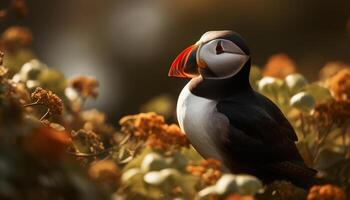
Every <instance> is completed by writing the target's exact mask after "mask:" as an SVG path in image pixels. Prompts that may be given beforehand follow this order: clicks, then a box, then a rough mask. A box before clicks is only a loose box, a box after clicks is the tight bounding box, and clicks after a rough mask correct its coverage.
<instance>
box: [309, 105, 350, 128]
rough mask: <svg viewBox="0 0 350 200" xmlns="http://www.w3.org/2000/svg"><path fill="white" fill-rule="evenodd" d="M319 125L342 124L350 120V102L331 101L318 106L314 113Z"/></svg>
mask: <svg viewBox="0 0 350 200" xmlns="http://www.w3.org/2000/svg"><path fill="white" fill-rule="evenodd" d="M313 115H314V117H315V120H316V121H317V122H319V123H325V124H329V125H331V124H333V123H340V122H342V121H343V120H344V119H348V118H350V100H340V101H336V100H335V101H330V102H326V103H321V104H317V105H316V107H315V110H314V113H313Z"/></svg>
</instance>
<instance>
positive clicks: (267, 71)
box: [263, 54, 296, 79]
mask: <svg viewBox="0 0 350 200" xmlns="http://www.w3.org/2000/svg"><path fill="white" fill-rule="evenodd" d="M295 72H296V65H295V63H294V61H293V60H292V59H291V58H289V57H288V56H287V55H286V54H275V55H272V56H271V57H270V58H269V59H268V61H267V63H266V65H265V68H264V70H263V74H264V76H272V77H276V78H281V79H283V78H285V77H286V76H288V75H289V74H292V73H295Z"/></svg>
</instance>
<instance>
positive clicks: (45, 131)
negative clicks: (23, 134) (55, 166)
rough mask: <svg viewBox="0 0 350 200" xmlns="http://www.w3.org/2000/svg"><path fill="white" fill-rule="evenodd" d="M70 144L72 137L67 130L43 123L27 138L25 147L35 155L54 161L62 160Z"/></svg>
mask: <svg viewBox="0 0 350 200" xmlns="http://www.w3.org/2000/svg"><path fill="white" fill-rule="evenodd" d="M70 144H71V139H70V137H69V135H68V134H67V133H66V132H65V131H58V130H56V129H54V128H51V127H50V126H47V125H42V126H40V127H39V128H37V129H35V130H34V131H33V132H32V134H30V135H29V136H28V137H27V138H25V140H24V149H25V150H27V152H29V153H31V154H33V155H36V156H40V157H42V158H45V159H46V160H49V161H52V160H60V159H61V158H62V157H63V156H64V155H65V151H66V148H67V147H68V145H70Z"/></svg>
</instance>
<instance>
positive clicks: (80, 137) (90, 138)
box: [70, 129, 105, 154]
mask: <svg viewBox="0 0 350 200" xmlns="http://www.w3.org/2000/svg"><path fill="white" fill-rule="evenodd" d="M71 135H72V140H73V143H72V146H71V147H70V149H73V151H75V152H76V153H85V154H96V153H99V152H102V151H103V150H104V149H105V148H104V146H103V143H102V142H101V139H100V137H99V136H98V135H97V134H96V133H94V132H93V131H89V130H84V129H80V130H78V131H72V133H71Z"/></svg>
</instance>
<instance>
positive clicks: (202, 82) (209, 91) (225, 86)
mask: <svg viewBox="0 0 350 200" xmlns="http://www.w3.org/2000/svg"><path fill="white" fill-rule="evenodd" d="M249 73H250V59H249V60H248V61H247V63H246V64H245V65H244V66H243V67H242V69H241V71H239V72H238V73H237V74H236V75H234V76H232V77H230V78H227V79H203V77H202V76H199V77H196V78H193V79H192V80H191V81H190V85H189V86H190V90H191V92H192V93H193V94H194V95H197V96H200V97H204V98H208V99H216V100H217V99H222V98H226V97H229V96H232V95H234V94H239V93H242V92H250V91H253V89H252V87H251V86H250V83H249Z"/></svg>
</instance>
